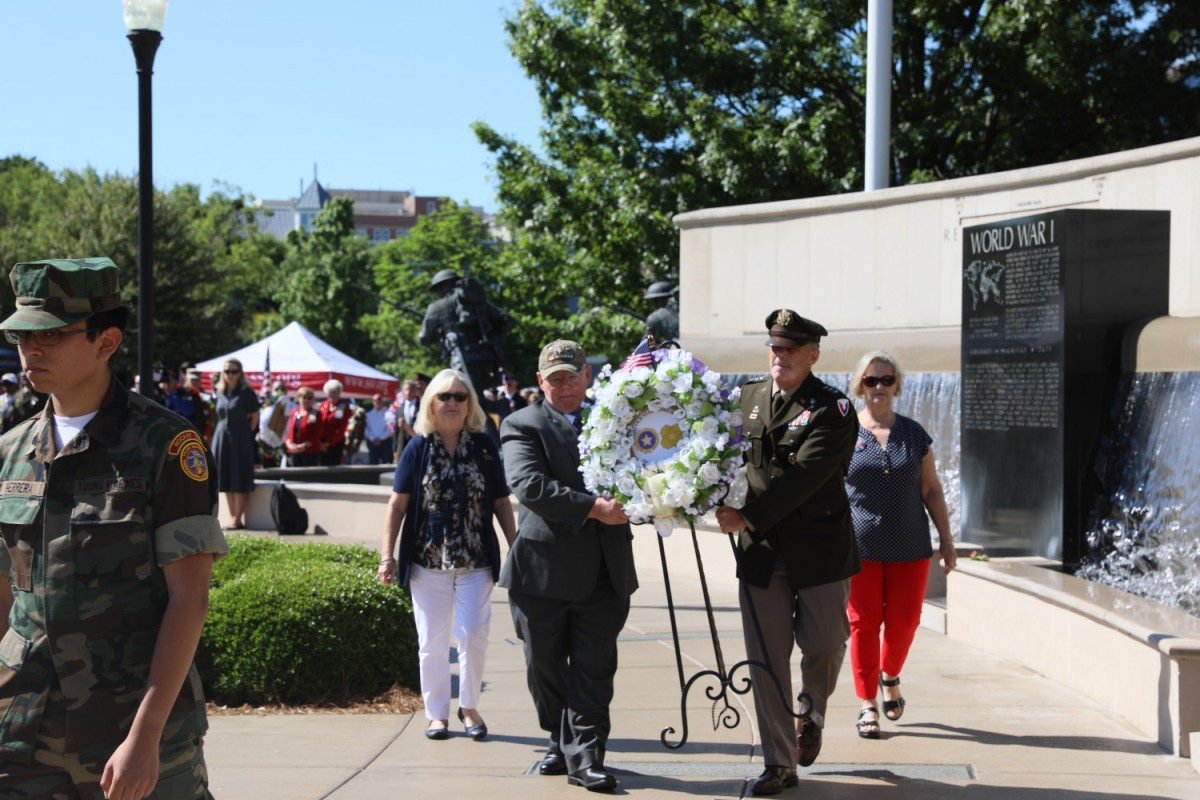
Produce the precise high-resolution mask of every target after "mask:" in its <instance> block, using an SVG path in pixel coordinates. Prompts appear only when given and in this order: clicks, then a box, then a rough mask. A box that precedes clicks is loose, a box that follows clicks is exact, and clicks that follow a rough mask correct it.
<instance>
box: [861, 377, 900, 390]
mask: <svg viewBox="0 0 1200 800" xmlns="http://www.w3.org/2000/svg"><path fill="white" fill-rule="evenodd" d="M895 382H896V376H895V375H881V376H879V377H878V378H876V377H875V376H874V375H868V376H867V377H865V378H863V386H866V387H867V388H868V389H874V388H875V387H876V386H891V385H892V384H893V383H895Z"/></svg>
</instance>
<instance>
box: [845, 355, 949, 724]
mask: <svg viewBox="0 0 1200 800" xmlns="http://www.w3.org/2000/svg"><path fill="white" fill-rule="evenodd" d="M903 386H904V371H903V370H901V369H900V365H899V364H898V363H897V362H896V359H895V358H894V357H892V356H891V355H889V354H887V353H885V352H883V351H881V350H876V351H873V352H870V353H867V354H866V355H864V356H863V357H862V358H861V359H859V362H858V366H857V368H856V369H855V370H854V372H853V373H852V377H851V379H850V394H852V395H853V396H855V397H861V398H862V399H863V402H864V407H863V410H862V411H860V412H859V414H858V422H859V433H858V441H857V442H856V443H855V446H854V456H853V458H852V459H851V460H850V471H849V473H848V474H847V475H846V494H847V495H848V496H849V498H850V510H851V513H852V515H853V517H854V533H855V536H856V537H857V539H858V550H859V556H860V558H861V559H862V571H861V572H859V573H858V574H857V575H855V576H854V578H853V579H851V582H850V604H849V608H848V611H849V614H850V664H851V669H852V672H853V674H854V688H855V691H856V692H857V693H858V697H859V699H860V700H862V709H861V710H860V711H859V713H858V722H857V728H858V735H859V736H862V737H864V738H867V739H878V738H879V709H878V708H877V707H876V705H875V695H876V687H877V686H878V688H879V689H880V690H881V691H882V692H883V713H884V714H885V715H886V716H887V718H888V719H890V720H898V719H900V715H901V714H903V713H904V698H903V697H902V696H901V694H900V670H901V668H903V666H904V661H905V659H906V658H907V657H908V650H909V647H910V646H911V645H912V640H913V636H915V635H916V632H917V625H918V624H920V622H921V603H922V602H923V600H924V598H925V582H926V580H927V579H928V578H929V559H930V558H932V557H933V547H932V545H931V544H930V537H929V519H930V518H932V519H933V524H934V526H935V527H936V528H937V532H938V539H939V540H940V542H941V544H940V546H939V548H938V550H939V552H940V553H941V556H942V561H943V564H944V568H945V571H946V572H947V573H949V572H950V570H952V569H954V565H955V551H954V540H953V538H952V537H951V535H950V515H949V513H948V512H947V510H946V499H945V497H944V496H943V494H942V484H941V481H939V480H938V476H937V470H936V468H935V466H934V460H933V450H931V449H930V447H929V445H930V444H932V443H933V440H932V439H930V438H929V434H927V433H926V432H925V429H924V428H922V427H921V425H920V424H919V423H918V422H916V421H915V420H912V419H910V418H908V417H904V416H901V415H899V414H897V413H896V412H895V411H893V410H892V400H893V399H894V398H896V397H897V396H899V394H900V390H901V389H902V388H903ZM926 512H928V517H927V516H926ZM881 629H882V634H883V636H882V639H883V644H882V648H881V647H880V630H881Z"/></svg>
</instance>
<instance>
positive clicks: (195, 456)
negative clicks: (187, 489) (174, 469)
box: [179, 437, 208, 483]
mask: <svg viewBox="0 0 1200 800" xmlns="http://www.w3.org/2000/svg"><path fill="white" fill-rule="evenodd" d="M179 468H180V469H181V470H183V474H184V475H187V476H188V477H189V478H191V479H192V480H194V481H199V482H201V483H203V482H204V481H206V480H208V457H207V456H206V455H205V454H204V445H203V443H201V441H200V439H199V437H197V438H195V439H193V440H191V441H190V442H188V443H187V445H186V446H185V447H184V448H183V451H182V452H181V453H180V454H179Z"/></svg>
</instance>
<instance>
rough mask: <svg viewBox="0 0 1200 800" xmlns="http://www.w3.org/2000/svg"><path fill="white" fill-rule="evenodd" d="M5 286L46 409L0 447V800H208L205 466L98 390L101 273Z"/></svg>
mask: <svg viewBox="0 0 1200 800" xmlns="http://www.w3.org/2000/svg"><path fill="white" fill-rule="evenodd" d="M11 278H12V285H13V290H14V293H15V294H16V297H17V310H16V313H14V314H13V315H12V316H10V317H9V318H8V319H6V320H4V321H3V322H2V323H0V330H3V331H4V335H5V337H6V338H7V339H8V340H9V341H10V342H12V343H14V344H16V345H17V346H18V350H19V352H20V357H21V364H22V366H23V368H24V369H25V370H26V374H27V375H28V376H29V379H30V381H31V382H32V384H33V386H34V388H35V389H37V390H38V391H39V392H46V393H49V395H50V401H49V402H48V403H47V404H46V407H45V408H44V409H43V411H42V413H41V414H39V415H38V416H36V417H33V418H32V419H29V420H27V421H26V422H24V423H23V424H21V425H19V426H18V427H16V428H15V429H13V430H12V431H9V432H8V433H6V434H5V435H4V436H3V438H0V532H2V533H3V546H0V568H2V569H3V570H4V571H5V572H7V574H8V581H3V582H0V583H2V588H0V633H3V638H2V639H0V796H3V797H19V798H51V797H54V798H57V797H64V798H75V797H80V798H89V799H90V798H104V797H107V798H110V799H116V800H133V799H134V798H137V799H138V800H140V798H143V797H154V798H164V799H165V798H171V799H172V800H173V799H174V798H189V799H190V798H206V797H211V795H210V794H209V792H208V775H207V772H206V770H205V765H204V754H203V745H202V743H203V736H204V733H205V730H206V729H207V726H208V723H207V719H206V717H205V713H204V695H203V691H202V689H201V687H200V680H199V676H198V675H197V674H196V670H195V667H194V666H193V664H192V658H193V655H194V653H195V651H196V645H197V642H198V641H199V639H200V631H201V629H202V627H203V626H204V619H205V615H206V613H207V610H208V586H209V579H210V577H211V574H212V565H213V562H214V560H215V559H216V558H220V557H221V556H222V555H224V554H226V553H227V552H228V546H227V545H226V543H225V539H224V537H223V535H222V534H221V526H220V525H219V524H218V522H217V520H216V518H215V517H214V516H213V511H214V508H215V504H216V499H217V496H216V483H215V481H213V480H211V477H212V476H211V475H210V471H209V469H210V468H209V464H210V461H209V457H208V452H207V450H206V448H205V446H204V443H203V441H202V440H201V439H200V437H199V435H198V434H197V433H196V431H195V429H193V428H192V427H191V426H190V425H189V424H188V423H187V422H186V421H184V420H183V418H182V417H179V416H178V415H176V414H174V413H173V412H170V411H167V410H166V409H164V408H162V407H161V406H159V405H156V404H155V403H153V402H152V401H150V400H147V399H146V398H143V397H140V396H138V395H136V394H131V393H130V392H129V391H128V390H127V389H126V388H125V387H124V386H122V385H121V384H120V383H119V382H118V381H117V380H116V379H115V378H114V377H113V376H112V372H111V370H110V367H109V362H110V359H111V358H112V357H113V354H114V353H116V351H117V350H118V348H119V347H120V346H121V342H122V340H123V338H124V327H125V323H126V321H127V320H128V317H129V310H128V307H126V306H123V305H122V304H121V299H120V291H119V287H118V281H117V268H116V265H114V264H113V263H112V262H111V261H109V260H108V259H107V258H93V259H78V260H66V259H63V260H50V261H37V262H28V263H22V264H17V265H16V266H15V267H14V268H13V270H12V275H11ZM152 792H153V794H152Z"/></svg>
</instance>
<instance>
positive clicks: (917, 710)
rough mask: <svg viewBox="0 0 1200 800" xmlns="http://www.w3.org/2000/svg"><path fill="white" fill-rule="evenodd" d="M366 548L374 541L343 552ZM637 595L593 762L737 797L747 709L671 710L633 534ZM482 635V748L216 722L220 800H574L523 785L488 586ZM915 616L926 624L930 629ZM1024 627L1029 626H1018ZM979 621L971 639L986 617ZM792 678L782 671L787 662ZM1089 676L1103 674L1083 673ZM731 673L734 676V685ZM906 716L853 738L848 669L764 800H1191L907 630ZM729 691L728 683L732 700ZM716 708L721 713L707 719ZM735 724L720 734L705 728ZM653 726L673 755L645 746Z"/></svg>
mask: <svg viewBox="0 0 1200 800" xmlns="http://www.w3.org/2000/svg"><path fill="white" fill-rule="evenodd" d="M698 536H699V541H700V542H701V547H700V551H701V556H702V558H703V560H704V564H705V572H706V574H707V577H708V588H709V591H710V593H711V597H712V602H713V606H714V608H715V614H714V616H715V621H716V627H717V630H718V633H719V638H718V641H719V643H720V650H721V652H722V655H723V659H724V662H725V664H726V666H727V667H730V666H733V665H734V664H735V663H736V662H738V661H740V660H741V659H742V658H744V657H745V653H744V649H743V646H742V639H741V629H740V621H739V620H740V617H739V615H738V612H737V585H736V582H735V581H734V579H733V566H732V554H731V552H730V548H729V545H728V542H727V540H726V539H725V537H723V536H720V535H717V534H714V533H712V532H706V531H702V532H700V533H699V534H698ZM358 540H359V541H362V542H364V543H369V544H372V545H373V544H374V538H373V537H363V538H361V539H358ZM665 545H666V552H667V557H668V560H669V563H670V566H671V577H670V580H671V589H672V590H673V593H674V599H675V605H676V609H677V619H678V629H679V636H680V640H681V646H682V651H683V672H684V676H685V678H690V677H691V676H692V675H694V674H696V673H697V672H700V671H703V670H713V669H715V668H716V663H717V661H716V657H715V655H714V653H715V648H714V645H713V639H712V636H711V635H710V633H709V629H708V622H707V616H706V614H705V613H704V605H703V596H702V593H701V586H700V582H699V580H698V578H697V570H696V557H695V554H694V551H693V545H692V542H691V538H690V534H689V533H688V532H687V531H686V530H685V531H680V532H676V534H675V535H673V536H672V537H670V538H669V539H667V540H665ZM635 555H636V558H637V561H638V571H639V577H640V580H641V588H640V589H639V590H638V592H637V593H636V594H634V596H633V608H632V611H631V613H630V616H629V622H628V624H627V625H626V627H625V630H624V632H623V634H622V637H621V640H620V659H621V666H620V670H619V671H618V674H617V681H616V697H615V699H614V702H613V715H612V716H613V731H612V737H611V739H610V741H609V753H608V760H607V764H608V766H609V768H610V769H611V771H612V772H613V773H614V774H615V775H616V776H617V778H618V779H619V780H620V786H619V787H618V789H617V794H628V795H632V796H635V797H642V798H647V800H650V799H651V798H682V797H702V798H738V797H743V796H747V797H748V796H750V795H749V786H750V782H751V781H752V780H753V778H754V777H756V776H757V775H758V773H759V772H760V771H761V769H762V766H761V753H760V751H759V748H758V736H757V732H756V729H755V725H754V709H753V703H752V701H751V700H750V698H749V695H738V694H735V693H734V692H732V691H731V692H728V693H727V696H728V698H729V707H728V709H726V708H725V704H724V702H719V703H717V704H714V703H713V701H712V700H710V699H708V698H707V697H706V694H705V693H706V690H708V689H709V688H710V687H712V688H713V690H714V691H715V690H716V687H717V682H716V681H715V680H708V681H705V680H703V679H700V680H697V681H696V682H695V684H694V685H693V687H692V689H691V690H690V693H689V696H688V703H687V718H686V728H685V722H684V721H683V718H682V715H681V711H680V700H681V691H680V679H679V667H678V666H677V662H676V657H675V651H674V647H673V645H672V636H671V623H670V617H669V615H668V613H667V604H666V593H665V582H664V578H663V572H662V567H661V565H660V557H659V551H658V544H657V540H656V539H655V534H654V531H653V529H652V528H648V527H642V528H637V529H635ZM492 609H493V616H492V633H491V645H490V649H489V653H488V666H487V671H486V685H485V687H484V694H483V699H482V702H481V703H480V712H481V713H482V714H483V716H484V718H485V719H486V721H487V724H488V727H489V729H490V731H491V733H490V735H489V736H488V738H487V739H486V740H484V741H481V742H476V741H472V740H471V739H469V738H467V737H466V736H465V735H464V734H463V733H462V726H461V725H460V724H459V723H458V722H457V721H452V725H451V730H452V731H453V732H454V734H455V735H453V736H452V737H451V738H450V739H449V740H447V741H429V740H427V739H426V738H425V737H424V735H423V731H424V729H425V719H424V716H423V714H420V713H418V714H417V715H416V716H409V715H396V714H391V715H343V714H314V715H301V716H296V715H290V716H256V715H246V716H222V717H215V718H212V719H211V729H210V732H209V736H208V739H207V740H206V749H207V753H208V763H209V769H210V773H211V779H212V790H213V794H214V795H215V796H216V797H217V798H219V800H263V799H264V798H266V799H267V800H322V799H324V798H330V799H331V800H376V799H377V798H378V800H385V799H386V800H396V798H402V797H403V798H422V799H423V800H431V799H433V798H461V797H472V796H478V797H481V798H484V797H486V798H487V800H539V798H561V797H579V798H583V797H585V796H590V795H585V794H584V791H585V790H583V789H581V788H578V787H572V786H568V785H567V782H566V778H564V777H543V776H539V775H538V774H537V772H536V765H537V763H538V761H539V760H540V758H541V756H542V753H543V749H544V746H545V744H546V738H545V735H544V734H543V733H542V731H541V730H540V729H539V728H538V726H537V720H536V716H535V714H534V710H533V704H532V702H531V701H530V699H529V695H528V692H527V690H526V687H525V673H524V661H523V657H522V652H521V647H520V643H519V642H518V641H517V640H516V638H515V637H514V635H513V629H512V621H511V618H510V616H509V612H508V603H507V598H506V596H505V593H504V591H503V590H502V589H497V590H496V593H495V595H494V596H493V602H492ZM937 613H938V612H937V610H936V608H933V607H930V608H929V610H928V612H927V614H928V615H929V617H930V618H931V619H930V620H929V621H930V622H934V623H936V622H937V619H936V617H937ZM1030 622H1031V624H1036V621H1035V620H1031V621H1030ZM979 624H981V625H986V624H987V620H980V621H979ZM793 663H794V665H795V664H798V657H797V658H795V659H793ZM1096 668H1097V669H1103V668H1104V665H1103V664H1097V665H1096ZM744 674H745V670H741V671H739V672H738V673H737V674H735V678H736V677H738V676H739V675H744ZM903 680H904V683H903V689H904V694H905V697H906V699H907V701H908V707H907V709H906V711H905V713H904V716H903V718H902V719H901V720H900V721H899V722H895V723H893V722H889V721H888V720H886V719H884V720H882V727H883V738H882V739H879V740H867V739H860V738H859V737H858V736H857V735H856V733H855V729H854V724H853V723H854V720H855V717H856V714H857V710H858V705H859V704H858V700H857V698H855V696H854V687H853V682H852V680H851V678H850V671H849V659H848V658H847V660H846V665H845V667H844V668H843V671H842V677H841V681H840V683H839V685H838V689H837V691H836V693H835V694H834V696H833V698H832V700H831V703H830V708H829V713H828V725H827V727H826V729H825V742H824V748H823V750H822V752H821V756H820V758H819V760H818V761H817V762H816V764H814V765H813V766H812V767H810V768H809V769H801V770H800V785H799V786H798V787H797V788H794V789H787V790H785V791H784V792H783V793H782V794H781V795H779V797H780V798H790V797H794V798H805V800H849V799H850V798H854V800H870V799H871V798H879V800H942V798H968V800H1013V799H1014V798H1021V800H1095V798H1118V797H1119V798H1138V799H1139V800H1151V798H1154V799H1157V798H1178V800H1184V798H1187V799H1188V800H1194V799H1195V798H1197V797H1200V774H1197V772H1196V770H1195V769H1194V768H1193V766H1192V762H1191V761H1189V760H1188V759H1183V758H1178V757H1175V756H1171V755H1167V754H1165V753H1164V752H1163V751H1162V750H1161V749H1160V748H1159V747H1158V745H1157V744H1156V743H1154V742H1153V741H1150V740H1147V739H1146V738H1145V737H1143V736H1140V735H1139V734H1137V733H1136V732H1134V730H1133V729H1132V728H1131V727H1130V726H1129V725H1128V724H1126V723H1124V722H1123V721H1122V720H1121V719H1120V718H1119V717H1117V716H1115V715H1113V714H1112V713H1109V712H1108V711H1106V710H1105V709H1104V708H1103V707H1100V706H1098V705H1096V704H1095V703H1093V702H1091V701H1090V700H1087V699H1086V698H1084V697H1082V696H1081V695H1079V694H1077V693H1075V692H1073V691H1072V690H1071V688H1070V687H1069V686H1062V685H1060V684H1057V683H1054V682H1052V681H1049V680H1047V679H1046V678H1043V677H1041V676H1039V675H1037V674H1035V673H1033V672H1031V671H1030V670H1028V669H1026V668H1024V667H1022V666H1020V665H1018V664H1016V663H1012V662H1008V661H1005V660H1003V659H999V658H996V657H994V656H991V655H989V654H987V653H984V652H982V651H979V650H975V649H972V648H970V647H968V646H965V645H962V644H960V643H957V642H956V641H954V640H953V639H950V638H948V637H946V636H943V635H942V634H940V633H938V632H936V631H935V630H933V629H931V628H922V629H921V630H920V631H919V632H918V634H917V639H916V642H915V643H914V645H913V649H912V654H911V656H910V658H909V661H908V664H907V666H906V668H905V670H904V673H903ZM736 685H737V684H736V681H735V686H736ZM721 711H724V712H725V713H724V715H723V716H722V715H721V714H720V713H718V712H721ZM735 717H736V721H737V724H736V725H734V726H733V727H725V726H724V725H723V724H718V726H717V727H716V729H714V718H716V719H718V721H719V720H721V719H725V720H732V719H733V718H735ZM667 726H671V727H673V728H674V729H675V733H674V734H670V735H668V740H669V741H670V742H671V743H677V742H678V741H679V739H680V738H681V736H682V734H683V733H684V732H685V731H686V735H687V741H686V742H685V743H684V745H683V746H682V747H680V748H679V749H668V748H666V747H664V746H663V744H662V742H661V741H660V732H661V731H662V730H663V729H664V728H665V727H667Z"/></svg>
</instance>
